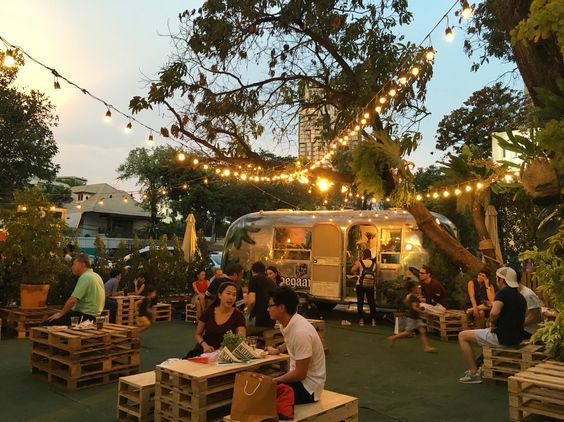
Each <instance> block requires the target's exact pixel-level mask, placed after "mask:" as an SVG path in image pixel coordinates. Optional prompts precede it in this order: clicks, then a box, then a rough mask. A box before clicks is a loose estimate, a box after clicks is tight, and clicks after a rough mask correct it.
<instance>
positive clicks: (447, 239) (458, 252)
mask: <svg viewBox="0 0 564 422" xmlns="http://www.w3.org/2000/svg"><path fill="white" fill-rule="evenodd" d="M406 210H407V211H409V212H410V213H411V215H413V217H414V218H415V221H416V222H417V226H418V227H419V230H421V231H422V232H423V233H425V235H427V237H429V239H430V240H431V242H433V243H434V244H435V245H436V246H437V247H438V248H439V249H440V250H441V251H442V252H443V253H444V254H445V255H447V256H448V257H449V258H450V259H451V260H452V261H453V262H454V263H456V264H458V265H460V266H461V267H462V270H463V271H472V272H478V271H480V270H482V269H483V268H484V267H485V266H486V265H485V264H484V263H483V262H482V261H480V260H479V259H478V258H476V257H475V256H474V255H472V254H471V253H470V252H468V250H467V249H466V248H465V247H464V246H462V244H461V243H460V242H459V241H458V240H456V239H455V238H454V237H452V236H451V235H450V233H448V232H447V231H446V230H445V229H443V228H442V227H441V226H440V225H439V224H437V222H436V221H435V217H433V215H432V214H431V213H430V212H429V210H428V209H427V208H426V207H425V205H423V204H422V203H421V202H413V203H412V204H411V205H408V206H407V207H406Z"/></svg>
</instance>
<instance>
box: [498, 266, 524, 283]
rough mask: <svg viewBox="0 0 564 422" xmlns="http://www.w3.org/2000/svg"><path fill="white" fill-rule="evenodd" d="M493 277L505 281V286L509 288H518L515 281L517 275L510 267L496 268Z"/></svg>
mask: <svg viewBox="0 0 564 422" xmlns="http://www.w3.org/2000/svg"><path fill="white" fill-rule="evenodd" d="M495 275H496V276H498V277H499V278H503V279H504V280H505V284H507V285H508V286H509V287H513V288H515V287H519V282H518V281H517V273H516V272H515V270H514V269H513V268H510V267H501V268H498V269H497V271H496V272H495Z"/></svg>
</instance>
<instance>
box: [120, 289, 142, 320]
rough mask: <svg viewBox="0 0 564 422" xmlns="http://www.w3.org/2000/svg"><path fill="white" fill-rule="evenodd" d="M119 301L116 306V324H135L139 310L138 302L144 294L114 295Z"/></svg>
mask: <svg viewBox="0 0 564 422" xmlns="http://www.w3.org/2000/svg"><path fill="white" fill-rule="evenodd" d="M113 299H115V301H116V303H117V307H116V324H120V325H135V324H136V319H137V312H138V304H137V302H139V301H140V300H142V299H143V296H138V295H129V296H114V297H113Z"/></svg>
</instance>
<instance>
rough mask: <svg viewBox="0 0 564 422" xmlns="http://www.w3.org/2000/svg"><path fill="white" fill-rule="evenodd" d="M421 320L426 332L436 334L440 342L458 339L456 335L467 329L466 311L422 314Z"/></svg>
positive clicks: (448, 310)
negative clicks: (439, 337) (425, 326)
mask: <svg viewBox="0 0 564 422" xmlns="http://www.w3.org/2000/svg"><path fill="white" fill-rule="evenodd" d="M421 320H422V321H423V322H424V323H425V324H426V325H427V331H429V332H437V333H439V335H440V336H441V340H443V341H448V340H451V339H458V333H460V332H461V331H464V330H467V329H468V315H466V311H459V310H452V309H447V310H446V311H444V312H441V313H439V312H437V313H435V312H428V311H426V312H423V313H422V314H421Z"/></svg>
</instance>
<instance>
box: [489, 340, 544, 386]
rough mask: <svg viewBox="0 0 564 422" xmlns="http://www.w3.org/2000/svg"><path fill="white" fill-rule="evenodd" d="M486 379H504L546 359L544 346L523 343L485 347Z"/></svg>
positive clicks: (504, 380) (505, 380) (493, 380)
mask: <svg viewBox="0 0 564 422" xmlns="http://www.w3.org/2000/svg"><path fill="white" fill-rule="evenodd" d="M483 355H484V365H483V370H484V379H485V380H486V381H491V382H495V381H503V382H507V378H508V377H509V376H511V375H515V374H517V373H518V372H521V371H524V370H526V369H528V368H530V367H531V366H534V365H536V364H537V363H539V362H541V361H543V360H545V359H546V358H547V355H546V354H545V353H544V346H538V345H535V344H522V345H519V346H517V347H503V346H500V347H488V346H484V347H483Z"/></svg>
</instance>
